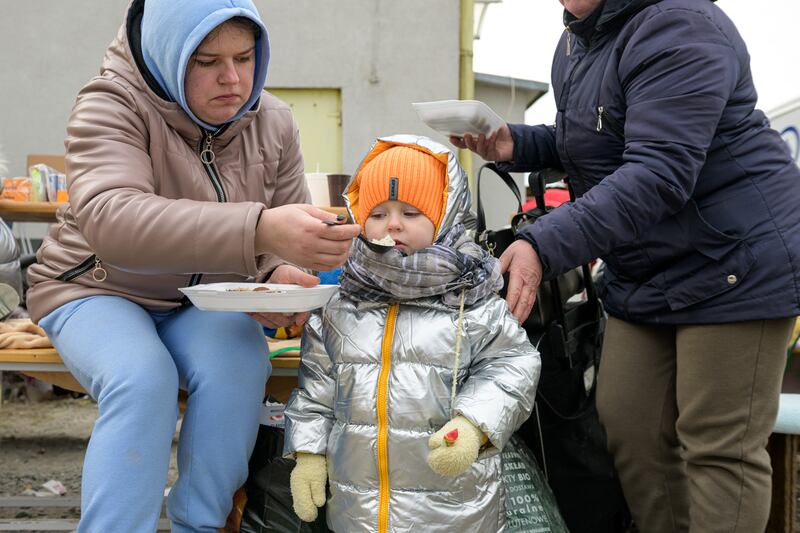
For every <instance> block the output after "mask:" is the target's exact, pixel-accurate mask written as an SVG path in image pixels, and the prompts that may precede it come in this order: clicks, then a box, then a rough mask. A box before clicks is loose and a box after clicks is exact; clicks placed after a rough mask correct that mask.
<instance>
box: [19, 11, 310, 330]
mask: <svg viewBox="0 0 800 533" xmlns="http://www.w3.org/2000/svg"><path fill="white" fill-rule="evenodd" d="M209 143H210V144H209ZM65 145H66V150H67V179H68V187H69V198H70V203H69V205H67V206H65V207H62V208H61V209H60V210H59V212H58V215H57V216H58V222H57V223H56V224H55V225H53V226H52V228H51V230H50V234H49V235H48V236H47V237H46V239H45V240H44V242H43V244H42V246H41V248H40V249H39V252H38V254H37V261H38V263H37V264H36V265H33V266H31V267H30V268H29V269H28V278H29V282H30V286H31V288H30V290H29V292H28V310H29V312H30V314H31V317H32V319H33V320H34V321H38V320H39V319H40V318H41V317H43V316H44V315H46V314H47V313H49V312H50V311H52V310H54V309H56V308H57V307H59V306H61V305H63V304H65V303H67V302H69V301H72V300H76V299H78V298H83V297H86V296H90V295H98V294H106V295H117V296H122V297H125V298H128V299H130V300H132V301H134V302H136V303H139V304H141V305H143V306H145V307H147V308H150V309H169V308H174V307H177V306H179V305H180V304H181V300H182V294H181V293H180V292H179V291H178V288H179V287H184V286H186V285H189V284H196V283H198V282H199V281H200V277H201V276H200V275H201V274H202V281H201V282H202V283H210V282H216V281H237V280H241V279H244V278H245V277H246V276H257V275H258V274H259V273H261V274H262V276H263V274H265V273H267V272H270V271H271V270H272V269H274V268H275V267H276V266H278V265H279V264H281V262H282V261H281V260H280V259H279V258H277V257H274V256H261V257H258V258H257V257H256V254H255V250H254V248H255V228H256V223H257V221H258V217H259V214H260V213H261V211H262V210H263V209H264V208H265V207H271V206H279V205H283V204H290V203H308V202H309V200H310V196H309V193H308V187H307V185H306V181H305V176H304V173H303V159H302V156H301V154H300V144H299V136H298V131H297V125H296V123H295V121H294V119H293V117H292V113H291V111H290V109H289V107H288V106H287V105H286V104H284V103H283V102H281V101H280V100H278V99H277V98H275V97H273V96H271V95H270V94H268V93H266V92H264V93H263V94H262V97H261V99H260V101H259V104H258V105H257V106H256V107H255V108H254V109H252V110H250V111H249V112H247V113H246V114H245V115H244V116H243V117H242V118H241V119H239V120H238V121H236V122H234V123H232V124H231V125H229V126H228V127H227V128H226V129H225V130H224V131H223V132H222V133H221V134H219V135H218V136H217V137H208V136H205V135H204V134H203V131H202V130H201V128H200V127H199V126H198V125H196V124H195V123H194V122H192V120H191V119H190V118H189V117H188V115H186V113H185V112H184V111H183V110H182V109H181V108H180V106H179V105H178V104H176V103H172V102H167V101H165V100H163V99H161V98H160V97H159V96H158V95H157V94H156V93H154V92H153V91H152V90H151V89H150V87H148V85H147V83H146V82H145V80H144V78H143V77H142V74H141V73H140V71H139V69H138V68H137V66H136V63H135V61H134V59H133V57H132V54H131V49H130V46H129V43H128V38H127V33H126V27H125V25H123V27H122V28H121V29H120V31H119V34H118V35H117V38H116V39H115V40H114V41H113V42H112V43H111V45H110V46H109V48H108V50H107V52H106V56H105V59H104V61H103V66H102V69H101V73H100V76H98V77H96V78H94V79H93V80H91V81H90V82H89V83H88V84H87V85H86V86H85V87H84V88H83V89H82V90H81V92H80V93H79V95H78V98H77V102H76V104H75V107H74V109H73V111H72V116H71V117H70V119H69V124H68V127H67V139H66V142H65ZM207 147H210V149H211V150H212V151H213V154H214V156H213V162H211V163H210V164H204V163H203V161H202V160H201V152H202V151H203V150H204V148H207ZM206 157H207V158H208V159H207V160H210V159H211V157H210V154H208V153H206Z"/></svg>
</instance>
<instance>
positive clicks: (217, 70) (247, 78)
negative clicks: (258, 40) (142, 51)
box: [185, 23, 256, 124]
mask: <svg viewBox="0 0 800 533" xmlns="http://www.w3.org/2000/svg"><path fill="white" fill-rule="evenodd" d="M255 64H256V49H255V37H254V36H253V33H252V32H251V31H249V30H247V29H246V28H242V27H240V26H238V25H236V24H230V23H224V24H222V25H221V26H219V27H218V28H217V29H216V30H214V31H212V32H211V33H210V34H209V35H208V36H207V37H206V38H205V39H204V40H203V42H201V43H200V46H198V47H197V50H195V53H194V54H193V55H192V58H191V59H190V60H189V65H188V66H187V67H186V80H185V91H186V101H187V103H188V104H189V108H190V109H191V110H192V112H193V113H194V114H195V116H197V118H199V119H200V120H202V121H203V122H206V123H208V124H222V123H223V122H225V121H227V120H228V119H230V118H232V117H233V116H234V115H236V113H237V112H238V111H239V109H241V108H242V106H243V105H244V104H245V102H247V100H248V98H250V93H252V91H253V76H254V72H255Z"/></svg>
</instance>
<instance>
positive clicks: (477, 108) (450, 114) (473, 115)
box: [411, 100, 505, 137]
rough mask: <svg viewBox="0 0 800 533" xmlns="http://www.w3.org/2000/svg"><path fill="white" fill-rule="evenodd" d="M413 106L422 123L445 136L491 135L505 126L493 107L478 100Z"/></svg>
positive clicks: (418, 103)
mask: <svg viewBox="0 0 800 533" xmlns="http://www.w3.org/2000/svg"><path fill="white" fill-rule="evenodd" d="M411 105H412V106H414V109H415V110H416V112H417V115H419V118H420V119H421V120H422V122H424V123H425V124H427V125H428V126H430V127H431V128H433V129H435V130H436V131H438V132H440V133H444V134H445V135H455V136H456V137H461V136H463V135H464V134H465V133H473V134H475V135H478V134H480V133H483V134H485V135H489V134H490V133H492V132H494V131H496V130H498V129H500V128H501V127H503V124H505V121H504V120H503V119H502V118H500V117H499V116H498V115H497V113H495V112H494V111H492V108H491V107H489V106H488V105H486V104H484V103H483V102H480V101H478V100H437V101H435V102H416V103H413V104H411Z"/></svg>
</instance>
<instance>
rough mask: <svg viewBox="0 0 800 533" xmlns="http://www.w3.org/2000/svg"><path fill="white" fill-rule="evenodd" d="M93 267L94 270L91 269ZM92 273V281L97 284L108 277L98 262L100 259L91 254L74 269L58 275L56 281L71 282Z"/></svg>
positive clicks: (101, 263) (101, 264) (100, 262)
mask: <svg viewBox="0 0 800 533" xmlns="http://www.w3.org/2000/svg"><path fill="white" fill-rule="evenodd" d="M92 266H94V269H92ZM89 270H91V271H92V279H94V280H95V281H96V282H98V283H102V282H104V281H105V280H106V278H107V277H108V272H106V269H105V268H103V262H102V261H100V258H99V257H97V255H94V254H92V255H91V256H89V257H88V258H86V259H84V260H83V262H81V264H79V265H78V266H76V267H75V268H71V269H69V270H67V271H66V272H64V273H63V274H59V275H58V276H56V279H57V280H59V281H72V280H73V279H75V278H77V277H79V276H82V275H84V274H86V273H87V272H89Z"/></svg>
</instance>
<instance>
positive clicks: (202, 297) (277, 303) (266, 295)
mask: <svg viewBox="0 0 800 533" xmlns="http://www.w3.org/2000/svg"><path fill="white" fill-rule="evenodd" d="M255 287H266V288H268V289H270V291H269V292H267V291H253V290H252V289H253V288H255ZM243 288H244V289H250V290H245V291H238V290H235V289H243ZM178 290H180V291H181V292H182V293H183V294H185V295H186V296H188V297H189V300H191V301H192V303H193V304H194V306H195V307H197V308H198V309H202V310H204V311H244V312H263V313H299V312H301V311H310V310H312V309H317V308H318V307H322V306H324V305H325V304H326V303H328V300H330V299H331V296H333V295H334V294H335V293H336V291H337V290H339V286H338V285H317V286H316V287H310V288H307V287H301V286H299V285H281V284H278V283H206V284H204V285H195V286H193V287H183V288H181V289H178Z"/></svg>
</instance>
